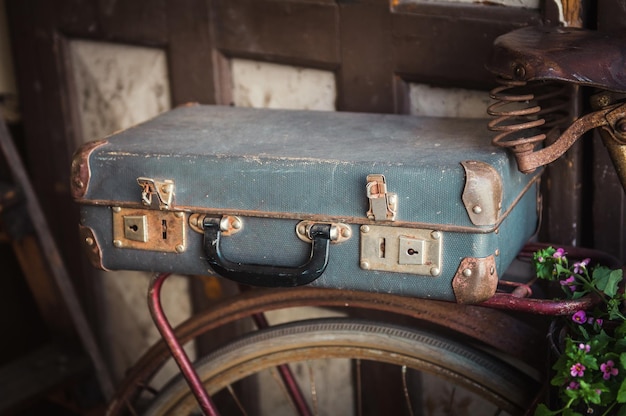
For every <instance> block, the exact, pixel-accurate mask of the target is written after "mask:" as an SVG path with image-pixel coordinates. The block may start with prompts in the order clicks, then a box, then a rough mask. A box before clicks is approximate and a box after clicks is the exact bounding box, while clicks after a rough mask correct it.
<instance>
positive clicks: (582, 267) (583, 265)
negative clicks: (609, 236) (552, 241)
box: [574, 259, 591, 274]
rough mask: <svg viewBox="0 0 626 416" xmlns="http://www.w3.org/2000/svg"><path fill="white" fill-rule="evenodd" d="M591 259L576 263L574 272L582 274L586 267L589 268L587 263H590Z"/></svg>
mask: <svg viewBox="0 0 626 416" xmlns="http://www.w3.org/2000/svg"><path fill="white" fill-rule="evenodd" d="M590 261H591V259H584V260H583V261H581V262H578V263H574V273H578V274H580V273H582V272H583V271H585V269H586V268H587V265H588V264H589V262H590Z"/></svg>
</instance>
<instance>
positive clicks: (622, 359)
mask: <svg viewBox="0 0 626 416" xmlns="http://www.w3.org/2000/svg"><path fill="white" fill-rule="evenodd" d="M619 363H620V364H621V365H622V368H626V352H623V353H621V354H620V355H619Z"/></svg>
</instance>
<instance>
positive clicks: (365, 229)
mask: <svg viewBox="0 0 626 416" xmlns="http://www.w3.org/2000/svg"><path fill="white" fill-rule="evenodd" d="M361 232H363V233H369V232H370V227H369V226H367V225H362V226H361Z"/></svg>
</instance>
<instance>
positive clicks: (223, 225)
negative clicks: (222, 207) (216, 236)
mask: <svg viewBox="0 0 626 416" xmlns="http://www.w3.org/2000/svg"><path fill="white" fill-rule="evenodd" d="M211 216H212V215H207V214H191V215H190V216H189V227H190V228H191V229H192V230H194V231H195V232H197V233H200V234H204V228H202V223H203V222H204V218H205V217H211ZM241 230H243V220H242V219H241V218H240V217H238V216H236V215H224V216H222V217H221V219H220V233H221V235H222V236H224V237H227V236H231V235H233V234H237V233H238V232H239V231H241Z"/></svg>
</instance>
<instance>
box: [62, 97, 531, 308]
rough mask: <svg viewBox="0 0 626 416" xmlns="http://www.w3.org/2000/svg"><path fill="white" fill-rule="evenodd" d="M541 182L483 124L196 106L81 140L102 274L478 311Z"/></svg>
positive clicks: (527, 220) (85, 203)
mask: <svg viewBox="0 0 626 416" xmlns="http://www.w3.org/2000/svg"><path fill="white" fill-rule="evenodd" d="M538 178H539V174H535V175H523V174H521V173H519V172H518V170H517V168H516V165H515V161H514V160H513V159H512V157H511V156H510V155H509V154H507V152H506V151H505V150H502V149H499V148H495V147H493V146H491V144H490V137H489V134H488V131H487V128H486V122H485V121H484V120H470V119H451V118H450V119H446V118H422V117H416V116H400V115H380V114H354V113H339V112H314V111H293V110H258V109H242V108H233V107H219V106H200V105H190V106H186V107H181V108H177V109H175V110H173V111H170V112H168V113H165V114H163V115H160V116H158V117H156V118H154V119H152V120H150V121H148V122H145V123H143V124H140V125H138V126H136V127H133V128H130V129H128V130H125V131H122V132H119V133H116V134H113V135H112V136H109V137H107V138H105V139H103V140H101V141H97V142H92V143H88V144H86V145H84V146H83V147H82V148H81V149H79V151H78V152H77V153H76V155H75V158H74V161H73V166H72V189H73V195H74V197H75V199H76V200H77V201H78V202H79V203H80V204H81V224H80V230H81V236H82V239H83V241H84V244H85V246H86V248H87V251H88V254H89V257H90V259H91V260H92V262H93V263H94V264H95V265H96V266H97V267H99V268H102V269H105V270H119V269H129V270H146V271H155V272H157V271H158V272H175V273H179V274H193V275H202V274H205V275H206V274H218V275H221V276H223V277H226V278H229V279H233V280H235V281H237V282H240V283H244V284H251V285H259V286H295V285H303V284H311V285H316V286H323V287H333V288H342V289H349V290H364V291H374V292H386V293H395V294H400V295H406V296H415V297H422V298H433V299H442V300H450V301H456V302H463V303H474V302H480V301H482V300H485V299H487V298H489V297H490V296H492V295H493V294H494V293H495V290H496V285H497V282H498V274H501V273H502V272H503V271H504V270H505V268H506V267H507V266H508V265H509V263H510V262H511V261H512V260H513V258H514V257H515V256H516V254H517V253H518V251H519V250H520V248H521V247H522V246H523V244H524V243H525V242H526V241H527V240H528V239H529V238H530V237H531V236H532V235H533V233H534V232H535V230H536V227H537V206H538V203H537V201H538V193H537V183H538Z"/></svg>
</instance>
